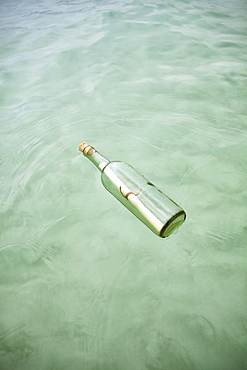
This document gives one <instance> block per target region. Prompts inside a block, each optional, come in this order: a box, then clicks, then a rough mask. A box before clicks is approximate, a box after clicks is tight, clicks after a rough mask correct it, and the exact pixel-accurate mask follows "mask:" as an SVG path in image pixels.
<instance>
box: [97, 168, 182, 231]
mask: <svg viewBox="0 0 247 370" xmlns="http://www.w3.org/2000/svg"><path fill="white" fill-rule="evenodd" d="M101 181H102V183H103V185H104V187H105V188H106V189H107V190H108V191H109V192H110V193H111V194H112V195H113V196H114V197H115V198H117V199H118V200H119V201H120V202H121V203H122V204H123V205H124V206H125V207H126V208H128V209H129V211H130V212H132V213H133V214H134V215H135V216H136V217H137V218H138V219H139V220H140V221H142V222H143V223H144V224H145V225H146V226H147V227H148V228H149V229H151V230H152V231H153V232H154V233H155V234H156V235H158V236H160V237H162V238H165V237H167V236H169V235H170V234H171V233H172V232H173V231H174V230H175V229H177V228H178V227H179V226H180V225H181V224H182V223H183V221H184V220H185V217H186V215H185V212H184V211H183V209H182V208H181V207H180V206H178V205H177V204H176V203H175V202H173V201H172V200H171V199H170V198H169V197H167V196H166V195H165V194H163V193H162V192H161V191H160V190H159V189H157V188H156V186H155V185H153V184H152V183H151V182H150V181H148V180H147V179H146V178H145V177H144V176H142V175H141V174H140V173H138V172H137V171H136V170H135V169H134V168H133V167H131V166H130V165H128V164H127V163H123V162H109V163H108V164H107V165H106V166H105V167H104V169H103V171H102V173H101Z"/></svg>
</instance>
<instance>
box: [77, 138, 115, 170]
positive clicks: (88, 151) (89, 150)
mask: <svg viewBox="0 0 247 370" xmlns="http://www.w3.org/2000/svg"><path fill="white" fill-rule="evenodd" d="M79 150H80V151H81V152H82V153H83V154H84V155H85V157H87V158H88V159H89V160H90V161H91V162H92V163H93V164H94V165H95V167H97V168H98V169H99V170H100V171H101V172H102V171H103V170H104V168H105V166H106V165H107V164H108V163H109V161H108V159H106V158H105V157H103V155H101V154H100V153H98V152H97V151H96V150H95V149H94V148H93V147H91V146H90V145H88V144H87V143H82V144H81V145H80V146H79Z"/></svg>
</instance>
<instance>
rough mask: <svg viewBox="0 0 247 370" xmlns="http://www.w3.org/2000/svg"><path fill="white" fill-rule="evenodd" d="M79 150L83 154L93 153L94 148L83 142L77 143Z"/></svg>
mask: <svg viewBox="0 0 247 370" xmlns="http://www.w3.org/2000/svg"><path fill="white" fill-rule="evenodd" d="M79 150H80V151H81V152H82V153H83V154H85V155H93V153H94V148H93V147H92V146H90V145H89V144H88V143H85V142H83V143H81V144H80V145H79Z"/></svg>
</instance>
